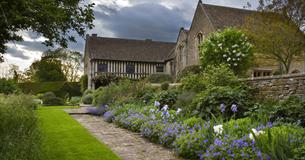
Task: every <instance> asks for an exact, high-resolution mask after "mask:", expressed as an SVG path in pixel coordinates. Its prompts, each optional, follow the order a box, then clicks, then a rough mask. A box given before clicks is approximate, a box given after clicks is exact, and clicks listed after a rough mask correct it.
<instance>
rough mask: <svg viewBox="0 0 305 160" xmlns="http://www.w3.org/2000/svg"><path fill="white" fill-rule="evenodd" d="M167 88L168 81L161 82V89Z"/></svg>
mask: <svg viewBox="0 0 305 160" xmlns="http://www.w3.org/2000/svg"><path fill="white" fill-rule="evenodd" d="M168 88H169V83H168V82H163V83H162V84H161V89H162V90H163V91H166V90H168Z"/></svg>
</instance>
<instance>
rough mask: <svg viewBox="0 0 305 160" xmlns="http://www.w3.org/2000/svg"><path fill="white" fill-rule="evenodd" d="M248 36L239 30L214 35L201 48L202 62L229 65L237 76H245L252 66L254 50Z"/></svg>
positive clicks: (204, 65) (229, 29) (203, 63)
mask: <svg viewBox="0 0 305 160" xmlns="http://www.w3.org/2000/svg"><path fill="white" fill-rule="evenodd" d="M252 48H253V47H252V45H251V44H250V42H249V41H248V38H247V37H246V35H245V34H244V33H243V32H242V31H239V30H237V29H234V28H227V29H225V30H223V31H219V32H215V33H212V34H211V35H210V36H209V37H208V38H207V39H206V40H205V41H204V42H203V44H202V45H201V46H200V60H201V63H202V65H203V67H204V68H205V67H206V66H208V65H219V64H226V65H228V66H229V67H230V68H231V69H232V70H233V71H234V73H235V74H239V75H243V74H245V72H246V71H247V70H248V68H249V67H250V66H251V61H252V56H253V49H252Z"/></svg>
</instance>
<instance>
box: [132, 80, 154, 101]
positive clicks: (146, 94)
mask: <svg viewBox="0 0 305 160" xmlns="http://www.w3.org/2000/svg"><path fill="white" fill-rule="evenodd" d="M131 92H132V95H131V96H132V98H134V99H135V100H139V99H140V100H141V101H143V102H145V103H149V102H150V101H151V100H152V99H153V98H154V97H155V92H156V89H155V88H153V87H152V86H151V85H150V83H148V82H147V81H145V80H142V81H139V82H136V83H133V87H132V90H131Z"/></svg>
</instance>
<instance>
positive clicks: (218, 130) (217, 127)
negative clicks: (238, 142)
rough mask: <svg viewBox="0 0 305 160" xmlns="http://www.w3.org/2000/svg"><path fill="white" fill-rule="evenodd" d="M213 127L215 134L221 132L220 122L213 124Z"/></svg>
mask: <svg viewBox="0 0 305 160" xmlns="http://www.w3.org/2000/svg"><path fill="white" fill-rule="evenodd" d="M213 129H214V132H215V133H216V134H222V131H223V128H222V125H221V124H220V125H217V126H214V127H213Z"/></svg>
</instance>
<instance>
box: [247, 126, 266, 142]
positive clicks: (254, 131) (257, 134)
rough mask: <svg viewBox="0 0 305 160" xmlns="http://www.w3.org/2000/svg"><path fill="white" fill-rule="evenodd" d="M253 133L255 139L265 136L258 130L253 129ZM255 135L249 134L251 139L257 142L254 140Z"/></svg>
mask: <svg viewBox="0 0 305 160" xmlns="http://www.w3.org/2000/svg"><path fill="white" fill-rule="evenodd" d="M252 132H253V133H254V135H255V137H258V136H259V135H261V134H265V132H264V131H257V130H256V129H254V128H252ZM253 133H250V134H249V138H250V139H251V140H255V138H254V136H253Z"/></svg>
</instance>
